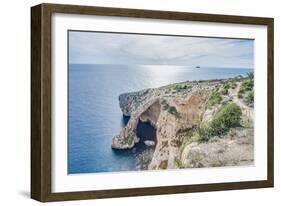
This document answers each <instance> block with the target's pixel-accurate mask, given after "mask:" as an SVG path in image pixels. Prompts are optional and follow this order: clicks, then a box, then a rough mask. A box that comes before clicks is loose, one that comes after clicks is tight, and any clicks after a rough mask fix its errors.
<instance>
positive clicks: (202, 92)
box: [112, 80, 253, 169]
mask: <svg viewBox="0 0 281 206" xmlns="http://www.w3.org/2000/svg"><path fill="white" fill-rule="evenodd" d="M225 81H228V80H216V81H203V82H197V81H193V82H183V83H178V84H172V85H168V86H165V87H161V88H157V89H146V90H142V91H139V92H133V93H126V94H121V95H120V96H119V104H120V108H121V110H122V112H123V114H124V115H125V116H130V120H129V122H128V123H127V125H126V127H124V128H123V129H122V131H120V133H119V134H118V135H116V136H115V137H113V139H112V148H114V149H131V148H133V147H134V146H135V144H136V143H138V142H139V141H142V140H140V139H139V137H137V134H136V129H137V125H138V123H139V121H142V122H149V123H150V124H151V125H152V126H153V127H154V128H155V129H156V138H157V141H156V142H155V143H156V146H155V150H154V153H153V156H152V159H151V161H150V163H149V164H148V167H147V168H148V169H167V168H170V169H173V168H181V167H201V166H202V167H203V166H210V165H212V164H215V160H214V161H212V158H211V159H210V158H209V160H207V159H208V158H206V156H208V155H209V153H208V151H210V150H207V149H206V148H208V145H210V148H215V149H216V150H219V151H222V149H221V148H220V145H224V144H226V145H228V148H227V149H225V150H224V152H225V153H224V154H225V155H227V154H228V155H230V156H232V157H233V156H235V155H233V154H236V153H235V152H237V151H240V150H241V149H243V148H242V146H241V147H239V146H240V145H243V146H245V144H239V143H238V142H239V141H240V140H241V139H240V140H239V141H238V140H237V141H235V142H234V143H233V145H235V147H232V146H229V145H230V144H232V143H231V141H232V140H233V139H231V140H230V139H229V138H228V139H227V138H225V139H224V140H222V141H223V142H219V143H218V142H217V143H214V142H212V143H211V142H205V143H204V144H201V143H200V142H189V141H186V140H185V139H186V138H184V137H183V135H182V134H183V133H182V131H189V130H192V128H195V127H198V126H200V125H201V124H204V123H206V122H209V121H210V120H211V119H212V116H213V115H214V113H215V112H216V111H217V110H218V108H219V106H220V105H216V106H213V107H209V106H208V100H209V97H210V93H211V92H212V91H214V90H215V89H217V88H220V87H222V85H224V84H225ZM231 91H235V92H237V89H233V90H230V93H231ZM230 96H231V95H230ZM232 96H233V95H232ZM223 100H224V102H227V101H231V100H230V99H229V98H228V96H226V97H224V99H223ZM236 100H237V99H236ZM237 101H238V100H237ZM240 133H241V132H240ZM242 133H243V132H242ZM184 134H186V132H185V133H184ZM238 136H239V135H238ZM240 136H241V135H240ZM252 136H253V135H252ZM228 140H229V141H228ZM222 147H224V146H222ZM244 149H245V148H244ZM246 149H247V150H249V151H250V152H248V153H247V154H248V156H247V157H245V158H244V159H247V160H244V162H246V161H252V159H253V154H252V153H251V149H252V148H251V145H247V147H246ZM198 151H200V152H198ZM202 151H204V152H202ZM194 154H195V156H196V155H197V154H200V155H197V156H198V158H203V159H204V161H203V160H202V161H197V163H196V164H193V163H192V155H193V156H194ZM213 156H214V157H217V155H215V154H214V155H213ZM225 158H226V157H225ZM226 159H227V158H226ZM236 159H237V158H236ZM236 159H235V157H233V159H232V160H233V162H235V164H237V160H236ZM232 160H231V161H232ZM238 162H239V161H238ZM233 164H234V163H233Z"/></svg>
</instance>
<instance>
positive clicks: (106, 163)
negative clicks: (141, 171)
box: [68, 64, 253, 174]
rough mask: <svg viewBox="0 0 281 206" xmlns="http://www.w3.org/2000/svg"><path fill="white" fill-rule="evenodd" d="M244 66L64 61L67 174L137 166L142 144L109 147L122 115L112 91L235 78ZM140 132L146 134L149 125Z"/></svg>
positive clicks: (244, 72) (250, 70) (124, 91)
mask: <svg viewBox="0 0 281 206" xmlns="http://www.w3.org/2000/svg"><path fill="white" fill-rule="evenodd" d="M252 71H253V69H249V68H211V67H202V68H194V67H193V68H192V67H183V66H180V67H177V66H126V65H79V64H70V65H69V70H68V76H69V77H68V78H69V79H68V83H69V88H68V98H69V99H68V115H69V117H68V173H69V174H77V173H93V172H117V171H131V170H137V169H138V168H137V167H136V162H137V156H138V154H140V153H141V152H142V151H144V150H145V149H146V146H145V145H144V144H139V145H137V147H136V148H135V149H133V150H123V151H118V150H112V149H111V140H112V137H113V136H114V135H116V134H118V133H119V132H120V130H121V129H122V127H124V125H125V124H126V121H128V119H124V117H123V115H122V112H121V110H120V108H119V102H118V96H119V95H120V94H121V93H127V92H133V91H138V90H142V89H147V88H154V87H160V86H164V85H168V84H171V83H177V82H183V81H187V80H210V79H223V78H229V77H235V76H237V75H245V74H246V73H247V72H252ZM142 130H143V131H145V132H146V131H147V134H148V135H146V134H142V135H143V136H146V138H151V139H153V138H154V137H152V136H153V135H152V133H151V131H149V130H150V128H149V127H147V126H146V125H143V128H142Z"/></svg>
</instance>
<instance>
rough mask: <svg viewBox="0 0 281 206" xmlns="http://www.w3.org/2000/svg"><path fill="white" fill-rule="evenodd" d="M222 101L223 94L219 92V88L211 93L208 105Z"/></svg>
mask: <svg viewBox="0 0 281 206" xmlns="http://www.w3.org/2000/svg"><path fill="white" fill-rule="evenodd" d="M221 101H222V96H221V94H220V93H219V91H217V90H214V91H213V92H212V93H211V95H210V98H209V100H208V105H209V106H214V105H216V104H220V103H221Z"/></svg>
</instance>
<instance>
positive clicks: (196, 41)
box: [69, 31, 254, 68]
mask: <svg viewBox="0 0 281 206" xmlns="http://www.w3.org/2000/svg"><path fill="white" fill-rule="evenodd" d="M253 45H254V41H253V40H246V39H225V38H203V37H179V36H162V35H140V34H121V33H102V32H74V31H71V32H70V33H69V59H70V63H76V64H86V63H87V64H137V65H186V66H194V65H201V66H216V67H220V66H224V67H246V68H250V67H253V61H254V57H253V56H254V55H253Z"/></svg>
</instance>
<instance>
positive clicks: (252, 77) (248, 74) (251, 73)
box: [247, 72, 254, 80]
mask: <svg viewBox="0 0 281 206" xmlns="http://www.w3.org/2000/svg"><path fill="white" fill-rule="evenodd" d="M247 77H248V78H249V79H251V80H253V79H254V72H248V73H247Z"/></svg>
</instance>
